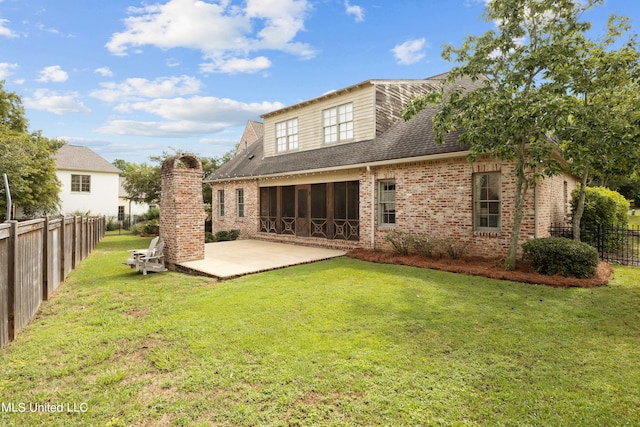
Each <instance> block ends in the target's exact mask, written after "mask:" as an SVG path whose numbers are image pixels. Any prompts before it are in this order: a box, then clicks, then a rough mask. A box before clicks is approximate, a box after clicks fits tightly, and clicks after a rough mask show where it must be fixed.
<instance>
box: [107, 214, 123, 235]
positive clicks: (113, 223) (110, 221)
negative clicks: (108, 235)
mask: <svg viewBox="0 0 640 427" xmlns="http://www.w3.org/2000/svg"><path fill="white" fill-rule="evenodd" d="M118 228H120V223H119V222H118V219H117V218H116V217H115V216H113V215H112V216H108V217H107V223H106V224H105V230H106V231H113V230H117V229H118Z"/></svg>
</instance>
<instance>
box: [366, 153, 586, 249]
mask: <svg viewBox="0 0 640 427" xmlns="http://www.w3.org/2000/svg"><path fill="white" fill-rule="evenodd" d="M477 172H500V176H501V186H502V195H501V212H502V216H501V227H500V231H499V232H497V233H487V232H477V231H474V229H473V185H472V179H473V174H474V173H477ZM372 176H374V178H375V179H374V180H375V186H377V182H378V181H380V180H384V179H394V180H395V181H396V224H395V226H394V227H388V226H379V225H378V224H377V214H376V226H375V227H374V242H375V247H376V248H377V249H383V250H390V249H391V245H390V244H389V243H388V242H387V241H386V240H385V236H386V234H387V233H388V232H389V231H391V230H394V229H395V230H401V231H406V232H409V233H414V234H426V235H428V236H433V237H447V238H450V239H452V240H454V241H457V242H461V243H463V244H464V247H465V250H466V253H467V254H468V255H474V256H485V257H495V256H498V257H503V256H506V254H507V253H508V248H509V241H510V238H511V229H512V227H513V223H514V208H515V201H514V194H515V176H514V173H513V166H512V165H510V164H506V163H499V162H493V161H488V160H485V161H479V162H477V163H474V164H470V163H468V162H467V160H466V158H456V159H445V160H438V161H431V162H422V163H406V164H403V165H393V166H385V167H379V168H374V169H372V170H371V172H366V171H364V170H363V172H362V174H361V177H362V179H361V183H363V185H361V187H360V206H361V209H360V216H361V220H362V218H363V216H366V217H367V224H369V227H368V229H367V227H365V226H364V225H363V226H362V227H361V233H360V238H361V239H360V240H361V242H362V243H363V244H366V245H369V246H370V241H371V229H370V228H371V227H370V223H371V220H370V215H371V211H370V209H371V203H372V202H371V199H372V191H371V188H372V184H371V178H372ZM565 181H566V182H567V187H568V191H569V193H570V192H571V190H572V189H573V188H574V187H575V183H576V180H575V179H574V178H573V177H569V176H566V175H560V176H557V177H553V178H548V179H545V180H543V181H541V182H540V183H539V184H538V188H537V189H536V190H534V189H533V188H529V191H528V192H527V200H526V203H525V208H524V217H523V221H522V227H521V231H520V244H522V243H524V242H525V241H527V240H529V239H531V238H533V237H535V236H538V237H544V236H547V235H548V231H549V225H551V223H552V222H562V221H563V219H564V217H565V206H564V203H563V198H562V195H563V186H564V182H565ZM365 183H366V184H365ZM536 192H537V193H538V195H537V197H538V213H537V228H536V213H535V209H534V206H535V203H534V199H535V197H536ZM376 208H377V206H376ZM567 212H568V211H567Z"/></svg>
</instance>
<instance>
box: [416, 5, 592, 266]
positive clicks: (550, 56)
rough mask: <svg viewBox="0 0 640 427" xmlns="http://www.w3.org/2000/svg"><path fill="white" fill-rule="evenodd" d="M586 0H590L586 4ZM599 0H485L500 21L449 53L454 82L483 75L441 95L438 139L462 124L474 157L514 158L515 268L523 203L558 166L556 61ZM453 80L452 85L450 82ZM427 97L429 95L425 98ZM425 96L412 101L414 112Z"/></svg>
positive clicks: (510, 259) (560, 115)
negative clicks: (471, 84)
mask: <svg viewBox="0 0 640 427" xmlns="http://www.w3.org/2000/svg"><path fill="white" fill-rule="evenodd" d="M583 3H584V4H583ZM597 3H602V1H601V0H589V1H586V2H580V3H578V2H577V1H573V0H500V1H491V2H488V3H487V7H486V11H485V15H484V17H485V19H486V20H487V21H488V22H492V23H494V24H495V26H496V29H495V30H490V31H487V32H486V33H484V34H483V35H481V36H469V37H468V38H467V39H466V40H465V42H464V44H463V45H462V46H461V47H459V48H456V47H453V46H446V47H445V49H444V52H443V57H444V58H445V59H447V60H449V61H455V62H456V63H458V64H459V65H458V66H456V67H454V68H453V69H452V70H451V72H450V73H449V79H450V82H453V83H455V82H456V81H459V80H460V79H462V78H467V79H469V78H470V79H472V80H475V81H478V82H481V83H482V84H481V87H480V88H479V89H476V90H472V91H469V90H464V89H462V88H460V89H456V88H455V87H454V89H449V90H448V91H447V92H446V93H445V94H444V95H443V97H442V103H441V105H440V108H441V109H440V112H439V113H438V114H437V116H436V117H435V120H434V128H435V130H436V132H437V134H438V136H439V139H440V140H443V139H444V136H445V135H446V134H447V133H449V132H451V131H453V130H459V131H460V137H459V141H460V143H462V144H468V145H469V146H470V152H471V155H470V159H471V160H472V161H473V160H475V159H476V158H477V157H478V156H481V155H489V156H491V157H492V158H495V159H498V160H500V161H505V162H510V163H512V164H513V165H514V174H515V189H514V218H513V227H512V229H511V239H510V244H509V253H508V256H507V260H506V268H507V269H514V268H515V265H516V254H517V248H518V241H519V236H520V229H521V225H522V218H523V207H524V202H525V200H526V196H527V193H528V190H529V189H530V188H532V187H533V186H535V185H536V182H537V181H538V179H539V178H541V177H543V176H550V175H553V174H555V173H557V172H558V171H559V161H558V160H557V156H556V144H555V142H554V141H555V140H556V138H555V135H554V134H555V131H556V130H557V129H558V128H559V127H562V126H563V125H564V124H563V123H562V122H563V120H565V119H566V117H567V112H566V111H565V108H566V105H565V104H564V103H563V102H562V94H561V93H559V91H558V88H557V86H556V85H555V84H554V76H553V75H552V73H551V69H550V67H549V66H550V64H554V63H558V62H561V61H565V59H566V56H567V55H568V54H571V52H573V51H574V50H575V49H574V48H573V43H574V42H575V36H576V34H580V33H584V32H586V31H587V30H588V29H589V28H590V24H589V23H587V22H581V21H580V16H581V14H582V12H583V11H584V10H586V9H588V8H590V7H592V6H593V5H595V4H597ZM449 87H451V85H449ZM427 101H429V100H427ZM424 104H425V100H418V101H415V102H413V103H410V104H409V105H408V106H407V109H406V110H405V112H406V113H407V114H406V118H410V117H411V116H412V115H413V114H415V112H416V111H417V110H418V109H419V108H420V107H422V106H423V105H424Z"/></svg>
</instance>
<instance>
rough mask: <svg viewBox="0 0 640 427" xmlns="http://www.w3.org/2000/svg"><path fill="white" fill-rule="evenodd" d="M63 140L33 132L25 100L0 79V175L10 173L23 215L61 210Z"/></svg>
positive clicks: (0, 213) (1, 213) (2, 210)
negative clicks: (58, 164) (59, 167)
mask: <svg viewBox="0 0 640 427" xmlns="http://www.w3.org/2000/svg"><path fill="white" fill-rule="evenodd" d="M62 145H64V142H63V141H60V140H55V139H50V138H46V137H44V136H42V133H41V132H39V131H38V132H30V131H29V130H28V121H27V119H26V118H25V115H24V108H23V107H22V100H21V98H20V96H18V95H17V94H16V93H14V92H7V91H6V90H5V89H4V82H0V177H1V176H2V174H5V173H6V174H7V177H8V180H9V186H10V191H11V199H12V202H13V205H14V206H15V207H19V208H21V209H22V212H23V213H24V215H26V216H28V217H31V216H35V215H37V214H49V213H54V212H56V211H57V209H58V204H59V197H58V193H59V192H60V182H59V181H58V179H57V176H56V163H55V153H56V152H57V151H58V149H59V148H60V147H61V146H62ZM0 194H1V195H0V217H3V218H6V217H8V215H7V212H6V210H7V203H6V194H5V189H4V184H2V185H0Z"/></svg>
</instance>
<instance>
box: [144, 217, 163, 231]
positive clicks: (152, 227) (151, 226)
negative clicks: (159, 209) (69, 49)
mask: <svg viewBox="0 0 640 427" xmlns="http://www.w3.org/2000/svg"><path fill="white" fill-rule="evenodd" d="M159 232H160V224H159V223H158V220H157V219H152V220H149V221H147V222H146V224H145V225H144V233H145V234H158V233H159Z"/></svg>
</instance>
